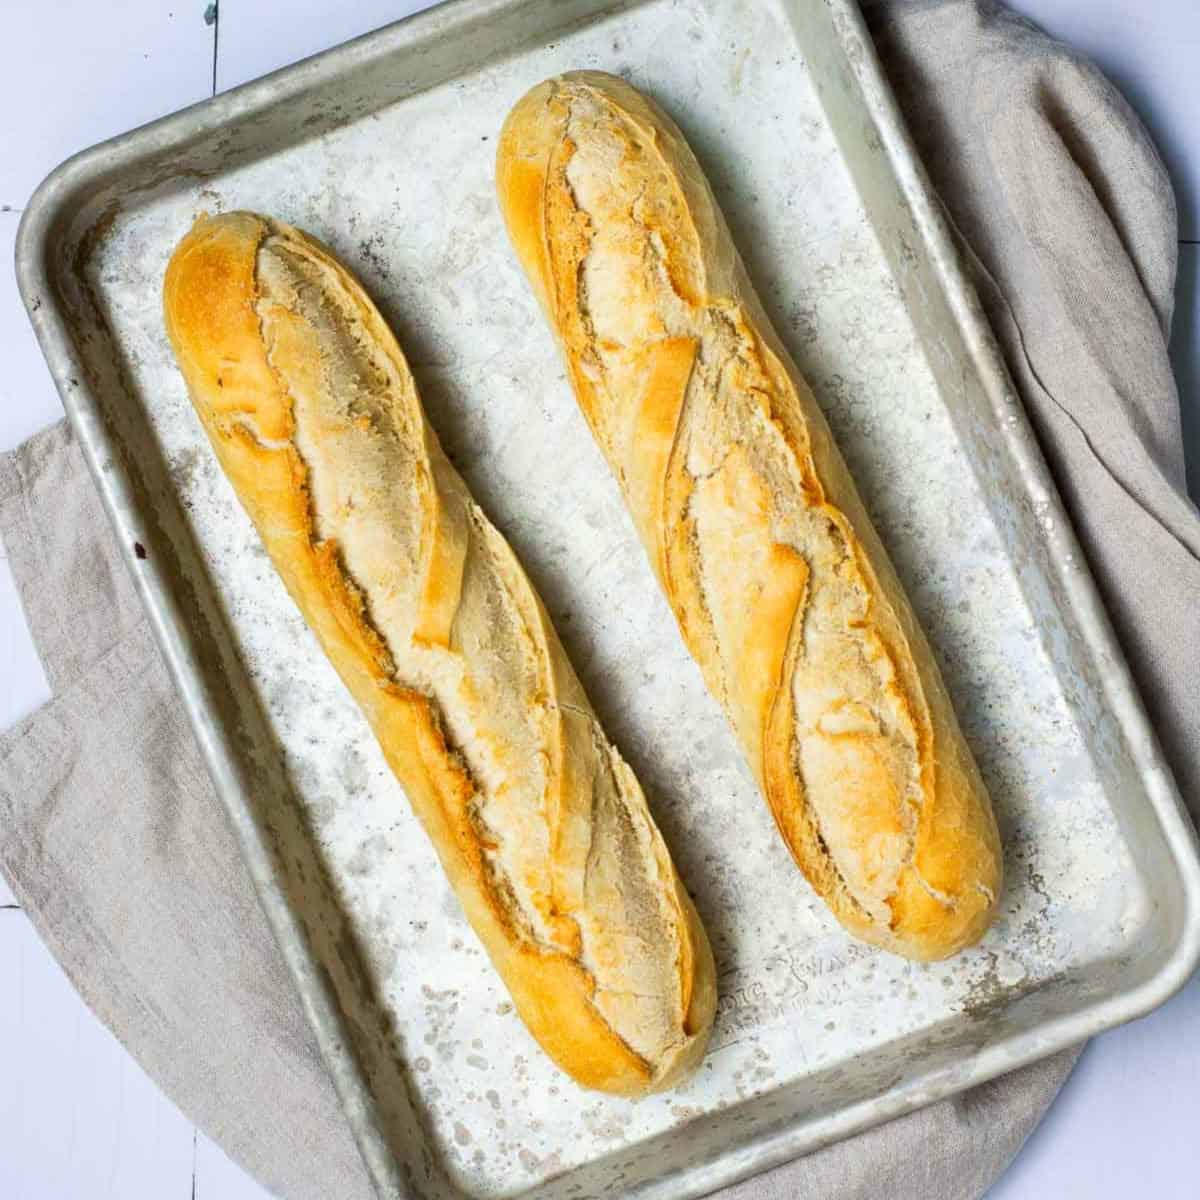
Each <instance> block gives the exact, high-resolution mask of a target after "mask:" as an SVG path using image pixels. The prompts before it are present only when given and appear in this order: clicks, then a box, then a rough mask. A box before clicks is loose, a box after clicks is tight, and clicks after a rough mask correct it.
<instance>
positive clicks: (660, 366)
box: [497, 71, 1001, 959]
mask: <svg viewBox="0 0 1200 1200" xmlns="http://www.w3.org/2000/svg"><path fill="white" fill-rule="evenodd" d="M497 187H498V191H499V196H500V203H501V208H502V209H503V211H504V216H505V220H506V222H507V225H508V229H509V234H510V236H511V239H512V242H513V246H514V248H515V249H516V252H517V256H518V258H519V259H520V261H521V263H522V265H523V266H524V268H525V271H526V274H527V275H528V276H529V279H530V281H531V283H532V285H533V288H534V291H535V292H536V294H537V296H538V299H539V301H540V303H541V305H542V307H543V309H544V311H545V312H546V315H547V317H548V319H549V321H550V323H551V326H552V328H553V329H554V332H555V334H556V335H557V337H558V340H559V342H560V344H561V346H562V349H563V353H564V356H565V358H566V362H567V368H568V373H569V375H570V378H571V380H572V383H573V385H574V387H575V391H576V395H577V397H578V399H579V402H580V406H581V408H582V409H583V411H584V414H585V415H586V417H587V419H588V422H589V424H590V425H591V427H592V430H593V432H594V433H595V435H596V438H597V440H598V441H599V442H600V445H601V448H602V449H603V450H604V452H605V454H606V455H607V457H608V459H609V462H610V464H611V465H612V467H613V470H614V472H615V473H616V475H617V477H618V478H619V480H620V481H621V484H622V487H623V489H624V491H625V495H626V499H627V501H628V503H629V505H630V508H631V510H632V512H633V515H634V518H635V521H636V523H637V526H638V529H639V531H640V533H641V536H642V538H643V541H644V542H645V545H646V548H647V551H648V553H649V556H650V560H651V563H652V565H653V567H654V570H655V572H656V574H657V575H658V577H659V580H660V582H661V583H662V585H663V588H664V590H665V591H666V593H667V596H668V598H669V599H670V601H671V603H672V606H673V607H674V609H675V613H676V616H677V618H678V621H679V624H680V628H681V630H682V632H683V634H684V638H685V640H686V641H687V643H688V645H689V648H690V649H691V651H692V653H693V655H694V656H695V657H696V659H697V661H698V662H699V664H700V666H701V669H702V670H703V672H704V675H705V679H706V681H707V682H708V685H709V687H710V689H711V690H712V691H713V693H714V694H715V695H716V696H717V697H718V698H719V699H720V700H721V701H722V703H723V704H724V706H725V708H726V711H727V712H728V714H729V717H730V720H731V721H732V723H733V725H734V727H735V729H736V730H737V732H738V734H739V737H740V738H741V741H742V744H743V746H744V747H745V749H746V753H747V756H748V758H749V760H750V762H751V765H752V766H753V768H754V771H755V774H756V776H757V777H758V780H759V783H760V786H761V787H762V789H763V792H764V793H765V795H766V797H767V800H768V803H769V805H770V808H771V811H772V813H773V815H774V817H775V820H776V823H777V824H778V826H779V830H780V832H781V834H782V835H783V837H784V840H785V841H786V842H787V844H788V846H789V848H790V849H791V851H792V853H793V855H794V856H795V858H796V861H797V862H798V863H799V865H800V867H801V869H802V870H803V871H804V873H805V874H806V875H807V877H808V878H809V880H810V881H811V882H812V884H813V886H814V887H815V888H816V890H817V891H818V892H819V893H820V895H821V896H822V897H823V898H824V899H825V900H826V902H827V903H828V904H829V905H830V907H831V909H832V910H833V912H834V913H835V914H836V915H837V917H838V918H839V919H840V920H841V921H842V922H843V924H845V925H846V927H847V928H848V929H850V930H851V931H852V932H853V933H855V934H857V935H858V936H860V937H863V938H865V939H866V940H868V941H871V942H874V943H876V944H879V945H881V946H884V947H886V948H888V949H890V950H893V951H895V952H897V953H900V954H904V955H907V956H909V957H913V958H917V959H934V958H942V957H945V956H946V955H949V954H952V953H954V952H955V951H957V950H959V949H961V948H962V947H964V946H966V945H969V944H970V943H971V942H973V941H975V940H977V939H978V938H979V937H980V936H982V934H983V932H984V930H985V929H986V927H987V925H988V923H989V921H990V919H991V916H992V914H993V912H994V910H995V905H996V900H997V897H998V895H999V891H1000V884H1001V856H1000V848H999V839H998V835H997V831H996V825H995V819H994V817H993V815H992V810H991V804H990V802H989V800H988V796H987V793H986V791H985V789H984V786H983V783H982V780H981V779H980V776H979V773H978V770H977V768H976V766H975V763H974V761H973V759H972V757H971V754H970V752H969V750H968V748H967V746H966V743H965V741H964V739H963V737H962V733H961V732H960V730H959V727H958V723H957V720H956V718H955V715H954V711H953V709H952V708H951V705H950V701H949V698H948V696H947V694H946V690H945V687H944V685H943V683H942V680H941V677H940V674H939V672H938V669H937V666H936V664H935V662H934V660H933V657H932V655H931V653H930V651H929V647H928V645H927V643H926V641H925V638H924V636H923V634H922V633H921V631H920V629H919V628H918V626H917V623H916V621H915V619H914V617H913V614H912V610H911V608H910V606H909V603H908V600H907V598H906V597H905V595H904V593H903V590H902V589H901V587H900V585H899V582H898V580H897V578H896V575H895V572H894V570H893V569H892V566H891V563H890V562H889V560H888V558H887V555H886V554H885V552H884V550H883V547H882V545H881V544H880V542H879V539H878V536H877V535H876V533H875V531H874V529H873V527H872V526H871V523H870V520H869V518H868V517H867V514H866V512H865V510H864V508H863V505H862V502H861V500H860V499H859V497H858V493H857V491H856V489H855V487H854V484H853V482H852V480H851V478H850V475H849V473H848V471H847V470H846V467H845V464H844V463H843V461H842V458H841V456H840V454H839V453H838V451H837V449H836V447H835V446H834V444H833V440H832V438H831V436H830V433H829V430H828V427H827V425H826V423H825V420H824V418H823V416H822V414H821V412H820V409H819V408H818V406H817V405H816V403H815V401H814V400H813V397H812V395H811V393H810V392H809V390H808V388H807V386H806V385H805V383H804V381H803V379H802V378H801V376H800V375H799V373H798V372H797V371H796V369H795V367H794V366H793V365H792V364H791V362H790V361H789V360H788V358H787V355H786V353H785V352H784V350H783V348H782V346H781V344H780V343H779V341H778V338H777V337H776V336H775V334H774V331H773V330H772V329H771V327H770V325H769V323H768V321H767V319H766V317H765V315H764V313H763V311H762V307H761V305H760V303H759V302H758V299H757V297H756V296H755V295H754V291H753V289H752V287H751V286H750V284H749V281H748V279H747V277H746V274H745V271H744V269H743V267H742V265H741V262H740V260H739V259H738V256H737V254H736V252H735V250H734V248H733V244H732V241H731V239H730V237H729V233H728V231H727V229H726V227H725V224H724V221H723V219H722V217H721V214H720V212H719V210H718V208H717V205H716V201H715V200H714V199H713V196H712V193H711V190H710V189H709V187H708V184H707V182H706V181H705V179H704V176H703V174H702V173H701V171H700V168H699V166H698V164H697V163H696V160H695V158H694V156H693V155H692V153H691V151H690V149H689V148H688V146H687V144H686V143H685V142H684V140H683V137H682V135H681V134H680V132H679V130H678V129H677V128H676V127H675V125H674V124H673V122H671V120H670V119H669V118H668V117H666V116H665V115H664V114H663V113H662V112H660V111H659V110H658V109H657V107H655V106H654V105H653V104H652V103H650V102H649V101H648V100H647V99H646V98H645V97H644V96H642V95H641V94H640V93H638V92H637V91H636V90H634V89H633V88H631V87H630V86H629V85H628V84H626V83H625V82H624V81H622V80H620V79H618V78H616V77H614V76H611V75H605V74H601V73H599V72H585V71H580V72H572V73H570V74H568V75H564V76H561V77H559V78H557V79H552V80H548V81H547V82H545V83H542V84H540V85H538V86H537V87H535V88H534V89H533V90H532V91H530V92H529V93H528V94H527V95H526V96H525V97H524V98H523V99H522V100H521V101H520V102H519V103H518V104H517V105H516V107H515V108H514V109H513V111H512V113H511V114H510V115H509V117H508V120H507V121H506V122H505V126H504V130H503V132H502V135H501V138H500V145H499V150H498V156H497Z"/></svg>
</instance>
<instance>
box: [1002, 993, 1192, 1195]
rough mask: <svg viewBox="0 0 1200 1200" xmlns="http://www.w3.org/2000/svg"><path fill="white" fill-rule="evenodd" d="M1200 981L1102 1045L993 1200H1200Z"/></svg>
mask: <svg viewBox="0 0 1200 1200" xmlns="http://www.w3.org/2000/svg"><path fill="white" fill-rule="evenodd" d="M1198 1046H1200V975H1197V976H1195V977H1193V979H1192V981H1191V983H1190V984H1189V985H1188V986H1187V987H1186V988H1185V989H1184V990H1183V991H1182V992H1181V993H1180V994H1179V995H1178V996H1176V997H1175V998H1174V999H1173V1000H1171V1001H1170V1002H1169V1003H1167V1004H1166V1005H1164V1006H1163V1007H1162V1008H1160V1009H1159V1010H1158V1011H1157V1012H1155V1013H1152V1014H1151V1015H1150V1016H1149V1017H1147V1018H1145V1020H1142V1021H1135V1022H1133V1023H1132V1024H1131V1025H1125V1026H1123V1027H1122V1028H1120V1029H1114V1030H1112V1031H1111V1032H1110V1033H1106V1034H1104V1035H1103V1036H1102V1037H1098V1038H1096V1039H1095V1040H1094V1041H1092V1043H1091V1044H1090V1045H1089V1046H1088V1047H1087V1048H1086V1049H1085V1050H1084V1052H1083V1055H1082V1057H1081V1058H1080V1060H1079V1064H1078V1065H1077V1066H1076V1068H1075V1071H1074V1073H1073V1074H1072V1075H1071V1077H1070V1078H1069V1079H1068V1080H1067V1082H1066V1084H1065V1086H1064V1087H1063V1090H1062V1092H1061V1093H1060V1094H1059V1097H1058V1099H1057V1101H1055V1103H1054V1105H1053V1107H1052V1108H1051V1109H1050V1111H1049V1113H1047V1114H1046V1118H1045V1120H1043V1122H1042V1123H1041V1125H1039V1126H1038V1128H1037V1129H1035V1130H1034V1132H1033V1134H1032V1136H1031V1137H1030V1139H1029V1141H1028V1142H1026V1144H1025V1148H1024V1149H1023V1150H1022V1152H1021V1153H1020V1154H1019V1155H1018V1156H1017V1159H1016V1161H1015V1162H1014V1163H1013V1165H1012V1166H1011V1167H1009V1169H1008V1171H1007V1172H1006V1173H1005V1174H1004V1176H1003V1177H1002V1178H1001V1179H1000V1181H999V1182H998V1183H997V1184H996V1185H995V1186H994V1187H993V1188H992V1189H991V1191H990V1192H989V1193H988V1200H1042V1198H1043V1197H1046V1198H1047V1200H1049V1198H1052V1197H1053V1198H1056V1200H1057V1198H1061V1200H1075V1198H1076V1197H1078V1198H1079V1200H1131V1198H1132V1197H1142V1196H1153V1197H1155V1198H1156V1200H1194V1197H1196V1196H1197V1195H1200V1151H1198V1149H1197V1125H1196V1114H1197V1106H1198V1105H1200V1054H1198V1053H1197V1049H1196V1048H1197V1047H1198Z"/></svg>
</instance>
